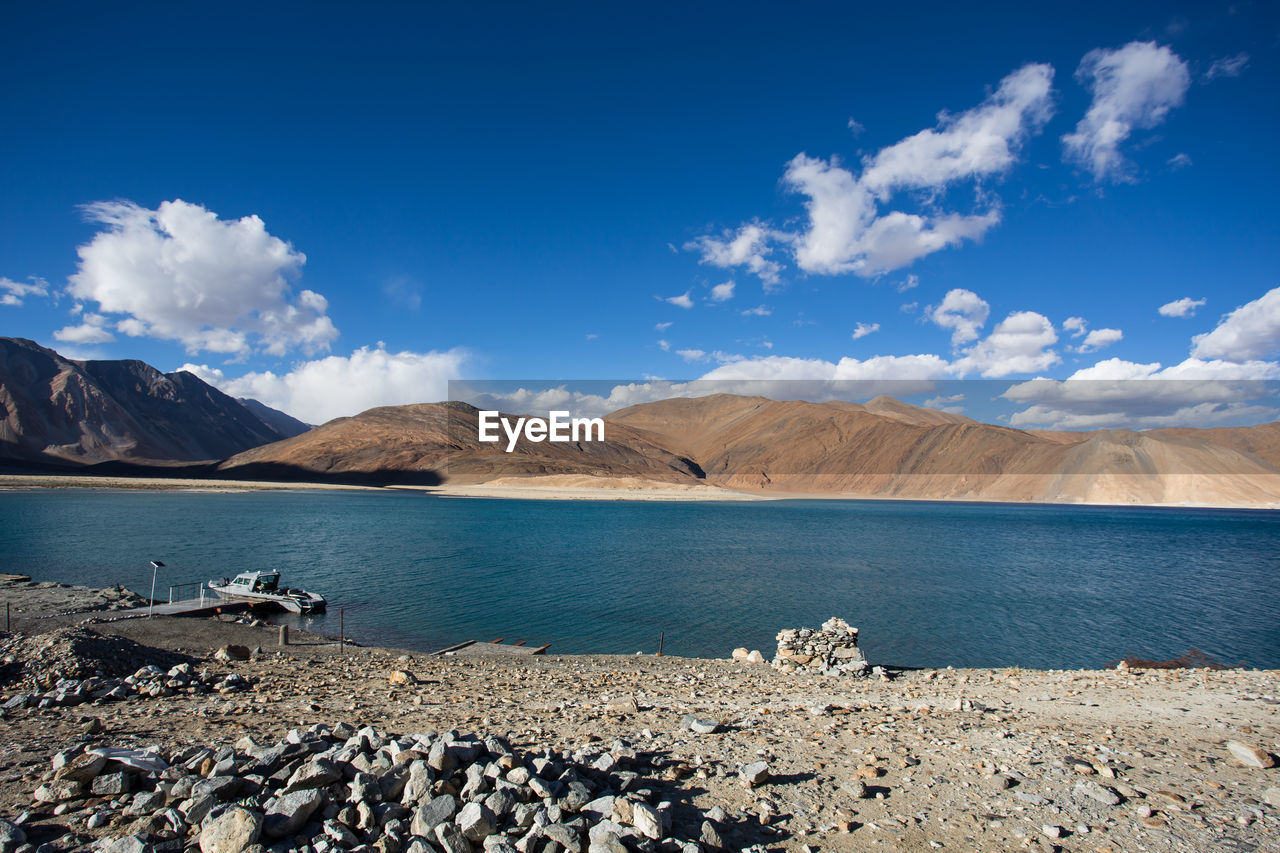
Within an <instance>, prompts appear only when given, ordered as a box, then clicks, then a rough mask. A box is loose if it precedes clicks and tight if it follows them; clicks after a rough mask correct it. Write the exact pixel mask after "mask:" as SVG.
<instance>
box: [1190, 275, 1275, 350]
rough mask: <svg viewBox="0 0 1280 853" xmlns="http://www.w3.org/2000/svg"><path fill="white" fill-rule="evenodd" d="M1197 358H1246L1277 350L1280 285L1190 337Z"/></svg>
mask: <svg viewBox="0 0 1280 853" xmlns="http://www.w3.org/2000/svg"><path fill="white" fill-rule="evenodd" d="M1191 341H1192V347H1191V354H1192V355H1193V356H1196V357H1197V358H1209V359H1223V360H1224V361H1230V362H1235V363H1239V362H1247V361H1255V360H1258V359H1262V358H1266V357H1267V356H1269V355H1273V354H1275V353H1276V352H1277V351H1280V287H1276V288H1273V289H1271V290H1269V291H1267V292H1266V293H1264V294H1263V295H1262V296H1260V297H1258V298H1257V299H1255V300H1253V301H1252V302H1247V303H1245V304H1244V305H1241V306H1240V307H1239V308H1237V309H1236V310H1234V311H1232V312H1231V313H1230V314H1227V315H1226V316H1224V317H1223V318H1222V319H1221V320H1220V321H1219V322H1218V325H1217V326H1216V327H1215V328H1214V329H1213V331H1211V332H1206V333H1205V334H1203V335H1196V336H1195V337H1194V338H1192V339H1191Z"/></svg>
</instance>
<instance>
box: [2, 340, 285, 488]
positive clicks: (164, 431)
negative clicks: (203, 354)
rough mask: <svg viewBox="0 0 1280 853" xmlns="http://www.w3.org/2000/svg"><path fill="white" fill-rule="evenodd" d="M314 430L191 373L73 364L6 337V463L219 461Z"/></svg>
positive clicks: (131, 364)
mask: <svg viewBox="0 0 1280 853" xmlns="http://www.w3.org/2000/svg"><path fill="white" fill-rule="evenodd" d="M307 429H308V426H307V425H306V424H304V423H302V422H301V421H298V420H295V419H293V418H291V417H289V416H288V415H286V414H284V413H283V412H278V411H276V410H274V409H270V408H268V407H266V406H263V405H262V404H261V403H258V402H257V401H253V400H251V401H241V400H237V399H235V398H234V397H229V396H227V395H226V394H224V393H222V392H221V391H219V390H218V389H216V388H214V387H213V386H211V385H208V384H206V383H205V382H203V381H201V380H200V379H198V378H197V377H195V376H193V375H192V374H190V373H187V372H185V371H179V372H177V373H161V372H160V371H158V370H156V369H155V368H154V367H151V366H149V365H147V364H144V363H143V362H141V361H72V360H71V359H67V358H63V357H62V356H61V355H59V354H58V353H56V352H54V351H53V350H51V349H46V348H45V347H42V346H40V345H38V344H36V343H34V342H32V341H29V340H25V339H22V338H0V462H10V463H15V462H16V463H28V464H54V465H61V466H66V465H72V466H77V465H91V464H94V463H100V462H127V463H135V464H140V465H154V464H161V465H166V464H172V463H182V462H196V461H201V460H206V461H208V460H218V459H225V458H226V457H228V456H231V455H232V454H235V453H239V452H240V451H243V450H248V449H249V448H251V447H257V446H259V445H262V444H268V443H271V442H275V441H279V440H280V439H282V438H289V437H291V436H294V435H297V434H299V433H301V432H303V431H305V430H307Z"/></svg>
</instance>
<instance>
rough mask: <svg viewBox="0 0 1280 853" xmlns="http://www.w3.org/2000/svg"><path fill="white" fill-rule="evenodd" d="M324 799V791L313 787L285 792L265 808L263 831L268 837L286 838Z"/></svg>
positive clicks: (303, 822) (296, 829)
mask: <svg viewBox="0 0 1280 853" xmlns="http://www.w3.org/2000/svg"><path fill="white" fill-rule="evenodd" d="M324 801H325V795H324V792H323V791H319V790H317V789H315V788H308V789H306V790H303V791H294V792H293V793H292V794H285V795H284V796H282V797H280V798H278V799H277V800H276V801H275V802H274V803H272V805H271V808H270V809H268V810H267V813H266V815H265V817H264V820H263V825H262V828H263V831H264V832H265V833H266V834H267V836H268V837H270V838H287V837H289V836H291V835H293V834H294V833H296V832H297V831H298V830H299V829H301V828H302V827H303V826H304V825H305V824H306V822H307V821H308V820H310V819H311V814H312V813H313V812H314V811H315V810H316V809H318V808H319V807H320V804H321V803H323V802H324Z"/></svg>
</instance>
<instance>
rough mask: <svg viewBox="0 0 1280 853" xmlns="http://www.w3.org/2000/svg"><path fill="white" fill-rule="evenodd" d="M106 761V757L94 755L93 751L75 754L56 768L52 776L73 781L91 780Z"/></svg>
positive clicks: (86, 781)
mask: <svg viewBox="0 0 1280 853" xmlns="http://www.w3.org/2000/svg"><path fill="white" fill-rule="evenodd" d="M106 763H107V759H106V758H105V757H104V756H101V755H94V754H93V753H85V754H84V755H77V756H76V757H75V758H73V759H71V760H70V761H68V762H67V763H66V764H64V765H62V766H61V767H60V768H58V770H57V771H56V772H55V773H54V774H53V778H55V779H70V780H71V781H73V782H85V783H88V782H92V781H93V777H95V776H97V775H98V773H100V772H101V771H102V768H103V767H105V766H106Z"/></svg>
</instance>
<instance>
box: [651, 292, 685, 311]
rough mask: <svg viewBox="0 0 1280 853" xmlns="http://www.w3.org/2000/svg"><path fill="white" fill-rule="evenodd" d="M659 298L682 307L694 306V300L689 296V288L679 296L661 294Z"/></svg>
mask: <svg viewBox="0 0 1280 853" xmlns="http://www.w3.org/2000/svg"><path fill="white" fill-rule="evenodd" d="M658 298H659V299H661V300H662V301H663V302H670V303H671V304H672V305H675V306H677V307H680V308H692V307H693V300H692V299H690V298H689V291H687V290H686V291H685V292H684V293H681V294H680V295H679V296H660V297H658Z"/></svg>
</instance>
